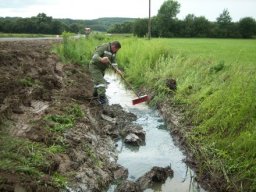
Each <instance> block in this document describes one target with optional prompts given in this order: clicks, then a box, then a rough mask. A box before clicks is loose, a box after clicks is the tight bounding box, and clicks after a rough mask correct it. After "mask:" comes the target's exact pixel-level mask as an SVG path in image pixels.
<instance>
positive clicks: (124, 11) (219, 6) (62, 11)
mask: <svg viewBox="0 0 256 192" xmlns="http://www.w3.org/2000/svg"><path fill="white" fill-rule="evenodd" d="M164 1H165V0H151V15H152V16H155V15H157V12H158V10H159V8H160V6H161V5H162V4H163V2H164ZM177 1H178V2H179V3H180V4H181V8H180V13H179V14H178V15H177V17H178V18H179V19H184V17H185V16H186V15H188V14H194V15H195V16H205V17H206V18H207V19H208V20H210V21H215V20H216V18H217V17H218V16H219V15H220V14H221V13H222V12H223V10H224V9H227V10H228V11H229V13H230V16H231V17H232V20H233V21H239V19H241V18H244V17H253V18H254V19H256V0H177ZM148 3H149V0H90V1H88V0H0V17H7V16H10V17H15V16H17V17H31V16H36V15H37V14H38V13H45V14H46V15H47V16H52V17H53V18H71V19H86V20H87V19H97V18H100V17H131V18H146V17H148Z"/></svg>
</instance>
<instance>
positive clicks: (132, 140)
mask: <svg viewBox="0 0 256 192" xmlns="http://www.w3.org/2000/svg"><path fill="white" fill-rule="evenodd" d="M124 142H125V143H126V144H130V145H134V146H140V145H141V144H142V140H141V139H140V138H139V137H138V136H137V135H135V134H134V133H130V134H128V135H127V136H126V137H125V139H124Z"/></svg>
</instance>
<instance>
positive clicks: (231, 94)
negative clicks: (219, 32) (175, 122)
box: [58, 36, 256, 191]
mask: <svg viewBox="0 0 256 192" xmlns="http://www.w3.org/2000/svg"><path fill="white" fill-rule="evenodd" d="M111 38H112V37H111ZM111 38H110V37H108V38H95V39H94V38H93V37H91V38H90V39H80V40H67V42H64V45H62V47H61V48H59V51H58V53H60V55H62V56H63V55H64V60H65V59H67V58H68V60H71V61H72V60H73V61H75V62H78V63H81V64H88V63H89V60H90V58H91V56H92V53H93V50H94V48H95V47H96V46H97V44H100V43H102V42H106V41H111V40H112V39H111ZM113 38H115V37H113ZM119 40H120V42H121V44H122V48H121V50H120V51H119V53H118V58H117V59H118V63H119V66H120V67H121V68H123V69H124V71H125V77H126V78H127V80H128V81H130V82H131V83H133V85H134V86H135V87H136V88H142V87H143V88H146V89H147V90H149V91H150V92H152V93H153V94H154V98H153V99H152V101H151V105H156V104H158V103H159V102H167V103H169V104H170V105H173V104H175V105H176V106H179V107H181V108H184V109H185V113H184V116H185V118H186V120H185V122H186V123H189V124H190V125H192V126H193V127H194V128H193V129H192V130H189V131H187V132H186V133H184V134H185V136H186V137H187V142H188V146H190V150H191V151H192V152H194V155H195V156H196V158H197V159H198V161H200V162H201V164H200V166H201V169H203V170H204V171H207V172H210V173H218V174H220V175H223V177H224V178H225V179H226V183H227V186H226V187H227V189H226V190H229V191H232V190H236V191H255V190H256V180H255V178H256V164H255V159H256V156H255V151H256V148H255V147H256V131H255V125H256V96H255V95H256V91H255V90H256V65H255V63H256V54H255V52H256V41H255V40H239V39H236V40H233V39H152V40H150V41H149V40H146V39H139V38H132V37H129V38H126V37H121V36H120V37H119ZM64 46H66V49H67V50H66V52H65V51H64V49H65V48H64ZM69 54H70V55H69ZM167 79H175V80H176V81H177V91H176V92H175V94H174V93H173V91H172V90H170V89H169V88H168V87H167V86H166V85H165V82H166V80H167Z"/></svg>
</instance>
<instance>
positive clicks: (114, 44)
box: [111, 41, 121, 53]
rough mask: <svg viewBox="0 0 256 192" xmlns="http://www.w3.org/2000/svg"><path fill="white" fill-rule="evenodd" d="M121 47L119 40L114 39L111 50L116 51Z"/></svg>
mask: <svg viewBox="0 0 256 192" xmlns="http://www.w3.org/2000/svg"><path fill="white" fill-rule="evenodd" d="M120 48H121V44H120V42H119V41H113V42H112V43H111V52H112V53H116V52H117V51H118V50H119V49H120Z"/></svg>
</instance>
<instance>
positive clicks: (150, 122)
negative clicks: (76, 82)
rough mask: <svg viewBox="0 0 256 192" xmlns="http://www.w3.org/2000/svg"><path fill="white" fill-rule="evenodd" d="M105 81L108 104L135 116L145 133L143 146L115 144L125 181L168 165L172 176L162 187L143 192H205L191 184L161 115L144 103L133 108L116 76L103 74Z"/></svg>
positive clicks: (189, 173) (191, 177) (189, 172)
mask: <svg viewBox="0 0 256 192" xmlns="http://www.w3.org/2000/svg"><path fill="white" fill-rule="evenodd" d="M105 79H106V80H107V82H109V85H108V88H107V93H106V94H107V96H108V98H109V104H110V105H111V104H120V105H121V106H122V107H123V108H124V110H126V111H128V112H132V113H134V114H135V115H137V117H138V119H137V121H136V123H137V124H139V125H141V126H142V127H143V129H144V131H145V132H146V140H145V145H143V146H140V147H130V146H127V145H123V144H122V142H121V141H119V142H117V144H118V151H119V154H118V160H117V163H118V164H120V165H122V166H124V167H125V168H127V169H128V172H129V175H128V180H132V181H135V180H136V179H138V178H139V177H141V176H143V175H144V174H145V173H146V172H148V171H150V170H151V168H152V167H153V166H159V167H166V166H169V165H170V166H171V168H172V170H173V171H174V176H173V177H172V178H168V179H167V180H166V182H165V183H164V184H162V185H158V186H155V187H154V188H153V189H147V190H145V191H146V192H151V191H162V192H177V191H179V192H199V191H200V192H204V191H205V190H204V189H202V188H201V187H200V186H199V185H198V183H196V182H195V181H194V178H195V175H194V172H193V171H192V170H191V169H190V168H188V166H187V165H186V164H185V163H184V162H183V159H185V156H184V154H183V153H182V152H181V150H180V149H179V148H178V147H177V146H175V145H174V142H173V139H172V137H171V135H170V131H169V130H168V128H167V126H166V124H165V122H164V120H163V118H162V117H161V115H160V114H159V113H158V112H157V111H156V110H153V109H151V108H149V107H148V106H147V105H146V104H145V103H141V104H138V105H135V106H133V105H132V99H134V98H136V96H135V95H134V93H133V92H131V91H130V90H127V89H126V88H125V86H124V84H123V83H122V82H121V80H120V78H119V77H117V76H116V75H115V74H112V73H109V74H106V75H105ZM115 187H116V186H115V185H112V186H111V187H110V189H109V190H108V192H112V191H114V189H115Z"/></svg>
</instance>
